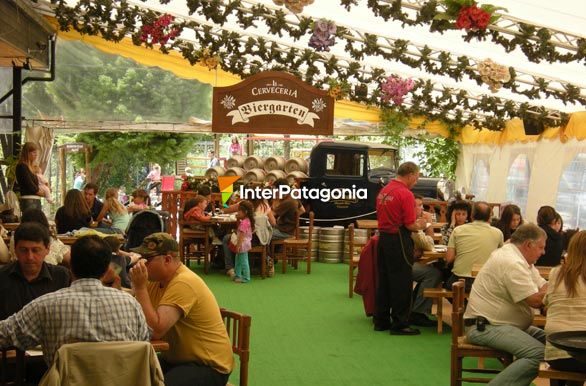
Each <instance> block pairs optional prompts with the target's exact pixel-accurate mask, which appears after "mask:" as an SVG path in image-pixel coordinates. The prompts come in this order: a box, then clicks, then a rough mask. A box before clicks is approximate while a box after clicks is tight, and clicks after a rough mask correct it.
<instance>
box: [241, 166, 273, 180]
mask: <svg viewBox="0 0 586 386" xmlns="http://www.w3.org/2000/svg"><path fill="white" fill-rule="evenodd" d="M266 174H267V172H265V171H264V169H259V168H256V169H251V170H249V171H248V172H246V174H245V175H244V178H243V180H244V183H245V184H248V183H250V182H263V181H264V180H265V175H266Z"/></svg>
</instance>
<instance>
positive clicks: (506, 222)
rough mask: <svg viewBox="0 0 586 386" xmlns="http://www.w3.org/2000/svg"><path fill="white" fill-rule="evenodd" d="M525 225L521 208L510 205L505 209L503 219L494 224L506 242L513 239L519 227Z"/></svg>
mask: <svg viewBox="0 0 586 386" xmlns="http://www.w3.org/2000/svg"><path fill="white" fill-rule="evenodd" d="M521 224H523V217H522V216H521V208H519V207H518V206H517V205H514V204H510V205H507V206H506V207H505V209H503V213H502V214H501V218H500V219H499V220H497V221H496V222H494V223H493V224H492V226H493V227H495V228H498V229H500V230H501V232H503V238H504V241H507V240H509V239H510V238H511V235H512V234H513V232H515V230H517V228H518V227H519V225H521Z"/></svg>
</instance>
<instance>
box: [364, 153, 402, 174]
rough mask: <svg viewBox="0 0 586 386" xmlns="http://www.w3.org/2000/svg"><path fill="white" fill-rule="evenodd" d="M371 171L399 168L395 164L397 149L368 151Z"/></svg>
mask: <svg viewBox="0 0 586 386" xmlns="http://www.w3.org/2000/svg"><path fill="white" fill-rule="evenodd" d="M368 158H369V161H370V165H369V166H370V169H371V170H372V169H378V168H389V169H393V170H395V169H396V168H397V166H396V162H395V149H370V150H368Z"/></svg>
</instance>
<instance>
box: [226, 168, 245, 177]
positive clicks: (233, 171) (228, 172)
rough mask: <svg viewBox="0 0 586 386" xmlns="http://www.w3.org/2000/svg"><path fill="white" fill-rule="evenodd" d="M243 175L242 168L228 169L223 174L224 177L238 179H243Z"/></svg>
mask: <svg viewBox="0 0 586 386" xmlns="http://www.w3.org/2000/svg"><path fill="white" fill-rule="evenodd" d="M244 174H246V171H245V170H244V169H242V168H239V167H233V168H230V169H228V170H226V173H224V175H225V176H238V177H243V176H244Z"/></svg>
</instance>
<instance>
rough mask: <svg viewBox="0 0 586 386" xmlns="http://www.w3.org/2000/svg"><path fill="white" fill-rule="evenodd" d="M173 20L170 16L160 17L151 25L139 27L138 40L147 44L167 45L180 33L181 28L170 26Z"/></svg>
mask: <svg viewBox="0 0 586 386" xmlns="http://www.w3.org/2000/svg"><path fill="white" fill-rule="evenodd" d="M173 20H175V18H174V17H173V16H172V15H169V14H164V15H161V16H160V17H159V18H157V20H155V21H154V22H152V23H149V24H144V25H143V26H142V27H141V34H140V40H141V41H142V42H143V43H149V44H161V45H164V44H167V42H168V41H169V40H173V39H175V38H176V37H177V36H179V34H180V33H181V28H179V27H173V26H170V25H171V23H173Z"/></svg>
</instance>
